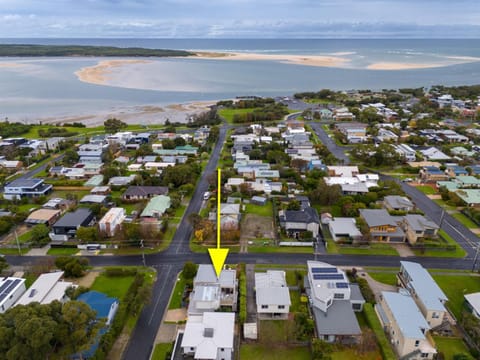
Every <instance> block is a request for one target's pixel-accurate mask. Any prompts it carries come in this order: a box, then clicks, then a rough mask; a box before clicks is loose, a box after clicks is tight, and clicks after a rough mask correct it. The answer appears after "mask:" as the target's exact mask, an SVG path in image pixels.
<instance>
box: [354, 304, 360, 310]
mask: <svg viewBox="0 0 480 360" xmlns="http://www.w3.org/2000/svg"><path fill="white" fill-rule="evenodd" d="M361 308H362V304H352V309H353V310H360V309H361Z"/></svg>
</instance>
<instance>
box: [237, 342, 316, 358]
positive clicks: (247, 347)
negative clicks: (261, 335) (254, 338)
mask: <svg viewBox="0 0 480 360" xmlns="http://www.w3.org/2000/svg"><path fill="white" fill-rule="evenodd" d="M240 359H241V360H251V359H262V360H292V359H295V360H310V359H311V355H310V350H309V349H308V347H306V346H298V347H287V346H281V345H277V346H275V345H273V346H272V345H251V344H243V345H241V346H240Z"/></svg>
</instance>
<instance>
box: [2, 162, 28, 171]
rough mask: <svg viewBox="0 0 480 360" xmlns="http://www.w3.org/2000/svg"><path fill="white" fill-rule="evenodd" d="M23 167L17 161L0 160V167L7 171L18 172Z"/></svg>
mask: <svg viewBox="0 0 480 360" xmlns="http://www.w3.org/2000/svg"><path fill="white" fill-rule="evenodd" d="M22 166H23V163H22V162H21V161H18V160H0V167H2V168H5V169H7V170H15V171H16V170H20V169H21V168H22Z"/></svg>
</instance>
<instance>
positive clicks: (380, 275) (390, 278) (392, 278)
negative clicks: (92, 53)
mask: <svg viewBox="0 0 480 360" xmlns="http://www.w3.org/2000/svg"><path fill="white" fill-rule="evenodd" d="M367 271H368V270H367ZM368 275H370V277H371V278H372V279H373V280H376V281H378V282H381V283H383V284H388V285H394V286H395V285H397V275H396V272H373V271H368Z"/></svg>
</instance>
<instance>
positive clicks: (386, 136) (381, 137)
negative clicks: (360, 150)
mask: <svg viewBox="0 0 480 360" xmlns="http://www.w3.org/2000/svg"><path fill="white" fill-rule="evenodd" d="M376 138H377V140H378V141H379V142H383V141H394V142H396V141H397V140H398V135H397V134H395V133H394V132H393V131H391V130H388V129H384V128H380V129H378V135H377V136H376Z"/></svg>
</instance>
